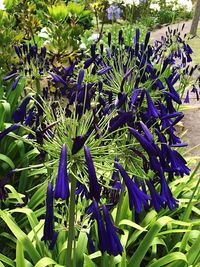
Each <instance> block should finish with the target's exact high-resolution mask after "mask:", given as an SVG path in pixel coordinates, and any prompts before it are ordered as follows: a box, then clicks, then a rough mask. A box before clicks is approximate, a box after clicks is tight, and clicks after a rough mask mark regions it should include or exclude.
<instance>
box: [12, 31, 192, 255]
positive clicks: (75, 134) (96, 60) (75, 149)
mask: <svg viewBox="0 0 200 267" xmlns="http://www.w3.org/2000/svg"><path fill="white" fill-rule="evenodd" d="M172 38H177V43H178V45H177V46H176V47H172V42H171V41H170V40H171V39H172ZM149 39H150V33H149V32H148V33H147V34H146V37H145V40H144V42H141V41H140V31H139V29H137V31H136V34H135V36H134V39H133V44H132V45H131V46H128V45H126V44H124V38H123V32H122V31H119V35H118V43H117V44H112V36H111V34H108V46H107V47H104V46H103V45H102V44H100V47H97V45H96V44H93V45H91V49H90V54H82V55H81V59H80V58H78V59H76V60H75V61H74V62H72V61H70V62H69V66H67V67H66V66H62V67H61V68H60V69H56V68H55V69H54V70H53V71H51V72H49V74H50V75H51V77H52V79H53V81H54V83H55V87H56V88H57V90H59V91H60V94H61V95H64V97H65V106H64V110H65V119H64V120H66V121H65V122H64V123H63V124H62V123H57V124H52V125H54V126H55V131H54V133H53V134H52V135H51V139H50V138H46V139H45V138H43V137H44V135H45V133H46V132H47V130H49V127H50V126H48V123H46V122H45V118H44V119H43V120H40V117H41V116H42V115H41V112H42V111H41V110H43V109H42V108H41V107H42V106H43V105H45V103H44V102H43V101H40V100H37V101H35V104H34V109H32V108H28V105H29V104H28V103H29V101H30V98H26V99H25V100H24V101H23V102H22V103H21V105H20V106H19V107H18V109H17V110H16V111H15V113H14V115H13V117H14V121H15V122H16V123H17V122H21V123H25V124H26V125H29V124H28V123H27V119H28V118H29V116H30V114H32V113H33V114H34V116H35V117H34V118H35V119H34V122H35V124H34V127H35V128H33V125H32V124H31V125H30V126H31V127H32V131H35V132H36V138H37V139H38V142H39V141H40V139H41V140H43V143H44V144H46V146H45V149H46V150H47V152H48V149H50V148H49V147H51V146H50V144H51V143H52V142H54V140H56V141H58V140H59V142H60V141H62V143H66V145H63V146H62V150H61V155H60V164H59V171H58V177H57V179H56V183H55V189H54V191H53V187H52V185H51V184H50V185H49V186H48V192H49V193H48V197H47V214H48V213H49V214H50V215H52V211H50V209H51V208H52V198H55V199H58V198H59V199H62V200H64V201H65V204H66V201H67V200H68V198H69V191H70V190H69V188H70V186H69V180H68V175H67V165H66V164H67V158H66V153H67V154H68V161H69V163H70V164H69V169H70V168H71V169H72V166H75V170H77V173H76V178H77V187H76V194H77V198H76V203H78V202H79V201H85V202H86V203H87V206H88V205H89V206H88V207H87V209H86V210H87V216H88V214H90V216H91V220H96V222H97V226H98V238H99V242H98V244H99V249H100V250H101V251H102V252H105V251H107V252H108V253H109V254H112V255H117V254H122V250H123V249H122V246H121V244H120V241H119V238H118V236H117V233H116V228H115V227H114V225H113V223H112V220H111V217H110V215H109V211H108V210H109V209H112V208H113V207H115V206H116V205H117V204H118V202H119V199H120V196H121V195H122V194H124V193H125V192H126V191H127V194H128V198H129V208H130V210H133V211H134V213H135V219H136V220H137V221H138V220H139V217H140V215H141V214H142V212H143V210H149V209H150V208H151V207H154V209H155V210H156V211H157V212H158V211H159V210H160V209H161V208H166V207H168V208H169V209H170V210H172V209H174V208H175V207H177V205H178V201H177V200H176V199H175V198H174V197H173V195H172V192H171V190H170V188H169V186H168V181H171V180H173V179H174V177H176V176H183V175H188V174H189V171H190V170H189V168H188V167H187V163H186V161H185V159H184V158H183V157H182V156H181V154H180V153H179V152H178V148H179V147H184V146H185V145H186V144H184V143H182V141H181V140H180V138H179V137H178V136H177V135H176V128H175V126H176V124H177V123H178V122H179V121H180V120H181V119H182V118H183V113H182V112H179V111H177V107H178V105H180V104H181V103H182V100H181V97H180V94H179V92H178V91H177V89H176V84H177V83H178V82H179V83H180V82H181V78H182V77H183V76H184V75H185V74H187V72H192V69H191V70H189V67H188V63H190V61H191V53H192V50H191V48H190V47H189V46H188V45H187V44H186V42H185V41H184V40H183V39H182V38H181V37H180V34H179V33H178V32H177V31H174V32H172V31H171V30H170V29H169V30H168V33H167V37H166V38H162V40H161V42H156V43H155V44H154V45H151V44H150V43H149ZM166 49H167V50H166ZM166 51H167V52H166ZM177 58H178V59H180V61H179V62H177ZM77 69H78V71H77ZM47 98H48V94H47ZM38 102H39V104H38V105H37V103H38ZM40 108H41V110H40ZM31 112H32V113H31ZM52 113H53V115H52V117H53V118H54V119H55V118H56V119H57V114H59V110H58V109H57V108H56V106H52ZM38 114H39V115H38ZM36 122H37V124H36ZM43 125H45V128H44V126H43ZM38 130H39V132H37V131H38ZM39 133H40V134H41V135H39ZM39 137H41V138H39ZM66 150H67V152H66ZM50 154H53V153H50ZM112 164H114V167H113V166H112ZM138 166H139V167H138ZM135 169H137V170H138V171H137V172H135V171H134V170H135ZM122 180H123V183H121V181H122ZM122 184H123V185H122ZM79 196H80V198H79ZM48 203H49V204H48ZM102 211H103V212H102ZM82 216H83V217H84V216H85V214H83V215H82ZM52 221H53V219H52V216H49V217H48V215H47V216H46V220H45V231H44V240H51V241H53V236H54V235H53V234H52V233H54V232H53V230H48V229H47V228H48V227H50V228H51V229H53V224H52ZM46 229H47V230H46ZM49 233H50V234H49ZM102 236H103V237H104V238H105V237H106V238H105V239H104V238H102Z"/></svg>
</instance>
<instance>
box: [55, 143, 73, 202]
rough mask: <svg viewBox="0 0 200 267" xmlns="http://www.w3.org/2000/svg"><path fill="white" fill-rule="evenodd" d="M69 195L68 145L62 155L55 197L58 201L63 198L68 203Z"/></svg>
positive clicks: (63, 148)
mask: <svg viewBox="0 0 200 267" xmlns="http://www.w3.org/2000/svg"><path fill="white" fill-rule="evenodd" d="M69 194H70V193H69V182H68V174H67V148H66V145H65V144H63V146H62V149H61V153H60V162H59V168H58V176H57V178H56V186H55V190H54V197H55V198H56V199H58V198H61V199H62V200H66V201H68V198H69Z"/></svg>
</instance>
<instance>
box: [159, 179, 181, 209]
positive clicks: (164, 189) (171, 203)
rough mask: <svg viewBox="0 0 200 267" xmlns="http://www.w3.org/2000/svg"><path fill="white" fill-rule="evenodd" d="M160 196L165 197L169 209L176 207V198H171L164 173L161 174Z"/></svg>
mask: <svg viewBox="0 0 200 267" xmlns="http://www.w3.org/2000/svg"><path fill="white" fill-rule="evenodd" d="M161 196H162V197H163V198H164V199H165V203H166V204H167V206H168V208H169V209H170V210H173V209H174V208H176V207H178V200H177V199H175V198H173V196H172V192H171V190H170V189H169V186H168V184H167V181H166V179H165V177H164V174H162V175H161Z"/></svg>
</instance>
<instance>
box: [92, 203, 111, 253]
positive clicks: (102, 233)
mask: <svg viewBox="0 0 200 267" xmlns="http://www.w3.org/2000/svg"><path fill="white" fill-rule="evenodd" d="M92 207H93V218H94V219H96V221H97V225H98V238H99V244H98V247H99V249H100V250H101V252H102V253H104V252H105V251H106V250H107V245H108V241H107V239H108V236H107V233H106V229H105V226H104V222H103V219H102V216H101V212H100V209H99V206H98V203H97V202H96V200H94V201H93V205H92Z"/></svg>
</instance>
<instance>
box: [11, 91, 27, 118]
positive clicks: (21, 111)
mask: <svg viewBox="0 0 200 267" xmlns="http://www.w3.org/2000/svg"><path fill="white" fill-rule="evenodd" d="M30 100H31V97H30V96H27V97H26V98H25V99H24V100H23V101H22V103H21V104H20V105H19V107H18V108H17V109H16V110H15V112H14V113H13V120H14V122H15V123H17V122H23V120H24V118H25V116H26V106H27V105H28V103H29V101H30Z"/></svg>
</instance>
